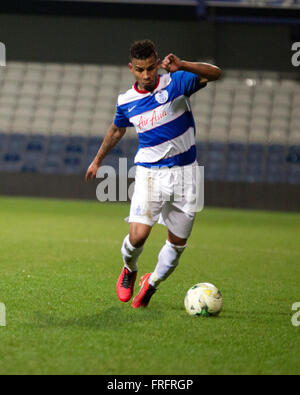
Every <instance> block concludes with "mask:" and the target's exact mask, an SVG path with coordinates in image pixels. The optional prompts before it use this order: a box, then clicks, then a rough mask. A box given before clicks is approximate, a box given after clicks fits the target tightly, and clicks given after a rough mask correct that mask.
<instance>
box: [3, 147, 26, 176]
mask: <svg viewBox="0 0 300 395" xmlns="http://www.w3.org/2000/svg"><path fill="white" fill-rule="evenodd" d="M0 167H1V170H2V171H7V172H19V171H20V170H21V167H22V157H21V154H20V153H18V152H9V153H5V154H2V155H1V160H0Z"/></svg>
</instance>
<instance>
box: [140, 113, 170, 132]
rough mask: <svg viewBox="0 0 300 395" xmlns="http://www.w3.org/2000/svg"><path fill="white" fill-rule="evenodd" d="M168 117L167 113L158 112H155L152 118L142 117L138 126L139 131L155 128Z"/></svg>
mask: <svg viewBox="0 0 300 395" xmlns="http://www.w3.org/2000/svg"><path fill="white" fill-rule="evenodd" d="M166 116H167V113H166V111H161V112H158V111H156V110H154V111H153V112H152V115H151V117H144V116H143V115H141V116H140V118H139V120H138V124H137V128H138V131H139V130H143V129H148V128H149V127H150V126H151V128H153V127H154V126H155V124H156V123H157V122H159V121H160V120H161V119H163V118H165V117H166Z"/></svg>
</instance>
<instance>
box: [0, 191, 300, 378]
mask: <svg viewBox="0 0 300 395" xmlns="http://www.w3.org/2000/svg"><path fill="white" fill-rule="evenodd" d="M128 210H129V206H128V205H127V204H113V203H112V204H100V203H98V202H81V201H58V200H46V199H45V200H39V199H21V198H20V199H18V198H0V302H2V303H4V304H5V306H6V323H7V325H6V326H5V327H0V355H1V358H0V374H187V375H188V374H197V375H198V374H240V373H246V374H278V373H279V374H289V373H294V374H295V373H296V374H299V373H300V354H299V346H300V326H298V327H295V326H293V325H292V323H291V318H292V315H293V314H294V312H293V311H292V305H293V304H294V303H295V302H300V286H299V283H300V264H299V263H300V236H299V235H300V215H299V213H298V214H297V213H274V212H272V213H271V212H258V211H242V210H230V209H226V210H225V209H212V208H206V209H204V211H203V212H202V213H199V214H198V217H197V220H196V222H195V226H194V229H193V233H192V236H191V238H190V241H189V247H188V248H187V250H186V251H185V252H184V254H183V256H182V259H181V263H180V265H179V267H178V268H177V269H176V271H175V272H174V273H173V275H172V276H171V277H170V278H169V279H168V280H167V281H166V282H164V283H162V284H161V286H160V288H159V290H158V291H157V293H156V294H155V295H154V297H153V299H152V300H151V302H150V305H149V307H148V308H147V309H142V310H141V309H138V310H134V309H132V308H131V305H130V303H127V304H123V303H121V302H119V300H118V299H117V296H116V292H115V285H116V281H117V278H118V276H119V273H120V270H121V266H122V264H121V256H120V247H121V243H122V240H123V238H124V236H125V235H126V234H127V231H128V224H127V223H126V222H124V221H123V219H124V217H126V216H127V215H128ZM165 237H166V229H165V228H164V227H163V226H161V225H157V226H156V227H154V229H153V231H152V234H151V236H150V238H149V240H148V242H147V244H146V246H145V250H144V252H143V255H142V256H141V259H140V266H139V267H140V271H139V275H142V274H144V273H146V272H149V271H152V270H153V268H154V266H155V264H156V258H157V255H158V253H159V250H160V248H161V247H162V245H163V244H164V241H165ZM197 282H211V283H213V284H215V285H216V286H217V287H219V288H220V290H221V292H222V294H223V299H224V308H223V311H222V313H221V314H220V316H219V317H215V318H214V317H209V318H201V317H190V316H188V315H187V313H186V312H185V310H184V305H183V300H184V296H185V293H186V291H187V289H188V288H189V287H191V286H192V285H193V284H195V283H197ZM137 289H138V286H137V285H136V288H135V291H137Z"/></svg>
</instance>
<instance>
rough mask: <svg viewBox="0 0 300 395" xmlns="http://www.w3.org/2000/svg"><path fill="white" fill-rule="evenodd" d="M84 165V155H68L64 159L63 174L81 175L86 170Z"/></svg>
mask: <svg viewBox="0 0 300 395" xmlns="http://www.w3.org/2000/svg"><path fill="white" fill-rule="evenodd" d="M83 165H84V155H68V156H65V157H64V159H63V168H62V172H63V173H64V174H81V173H84V171H85V170H86V169H84V167H83Z"/></svg>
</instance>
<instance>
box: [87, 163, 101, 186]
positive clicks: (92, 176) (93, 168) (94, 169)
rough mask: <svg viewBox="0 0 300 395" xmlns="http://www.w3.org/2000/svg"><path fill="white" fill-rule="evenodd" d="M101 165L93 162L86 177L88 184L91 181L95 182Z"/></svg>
mask: <svg viewBox="0 0 300 395" xmlns="http://www.w3.org/2000/svg"><path fill="white" fill-rule="evenodd" d="M99 167H100V166H99V165H97V164H96V163H95V162H92V163H91V164H90V166H89V168H88V169H87V172H86V175H85V181H86V182H88V181H89V180H93V179H95V178H96V174H97V171H98V169H99Z"/></svg>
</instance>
